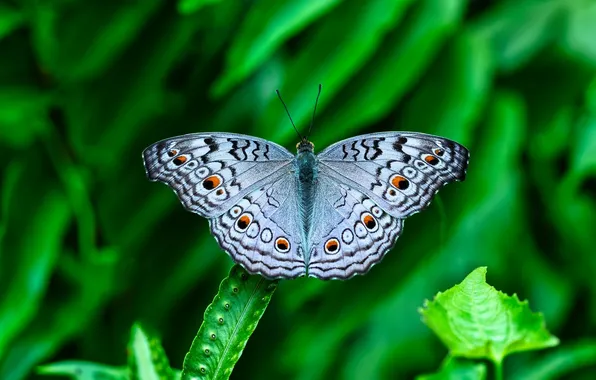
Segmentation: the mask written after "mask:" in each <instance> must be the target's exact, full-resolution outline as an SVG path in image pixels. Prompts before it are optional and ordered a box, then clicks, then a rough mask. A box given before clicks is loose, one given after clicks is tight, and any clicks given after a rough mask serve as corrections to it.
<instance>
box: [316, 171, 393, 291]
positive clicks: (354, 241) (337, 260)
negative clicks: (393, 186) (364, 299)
mask: <svg viewBox="0 0 596 380" xmlns="http://www.w3.org/2000/svg"><path fill="white" fill-rule="evenodd" d="M315 199H316V200H315V205H314V207H313V209H314V210H315V212H314V215H313V218H312V233H311V234H310V237H309V241H310V242H311V244H310V247H309V257H308V275H309V276H311V277H317V278H320V279H324V280H328V279H343V280H345V279H348V278H350V277H353V276H355V275H357V274H364V273H366V272H368V271H369V270H370V268H371V267H372V266H373V265H375V264H376V263H378V262H380V261H381V260H382V259H383V257H384V256H385V254H386V253H387V251H389V250H390V249H391V248H392V247H393V245H394V244H395V241H396V240H397V237H398V236H399V235H400V233H401V231H402V227H403V221H402V220H401V219H398V218H395V217H393V216H391V215H390V214H388V213H387V212H385V211H384V210H383V209H382V208H381V207H379V205H378V204H377V203H376V202H375V201H374V200H372V199H371V198H370V197H369V196H367V195H365V194H364V193H362V192H360V191H359V190H357V189H355V188H354V187H351V186H349V185H347V184H345V183H342V182H339V181H336V180H334V179H333V178H330V177H325V176H319V181H318V183H317V188H316V198H315Z"/></svg>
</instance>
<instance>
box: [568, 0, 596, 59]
mask: <svg viewBox="0 0 596 380" xmlns="http://www.w3.org/2000/svg"><path fill="white" fill-rule="evenodd" d="M567 5H568V7H569V26H568V28H567V30H566V32H565V33H564V34H563V36H562V37H561V44H562V46H563V48H564V49H566V50H567V51H569V52H570V53H571V54H573V55H575V56H576V57H578V58H580V59H582V60H585V61H587V62H588V63H590V64H592V66H596V39H594V38H593V37H594V36H595V35H596V2H594V1H591V0H575V1H568V2H567Z"/></svg>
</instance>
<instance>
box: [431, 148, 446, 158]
mask: <svg viewBox="0 0 596 380" xmlns="http://www.w3.org/2000/svg"><path fill="white" fill-rule="evenodd" d="M433 152H434V153H435V154H436V155H437V156H439V157H441V156H442V155H443V154H445V151H444V150H443V149H439V148H437V149H435V150H434V151H433Z"/></svg>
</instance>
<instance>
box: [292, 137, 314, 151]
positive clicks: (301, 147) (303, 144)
mask: <svg viewBox="0 0 596 380" xmlns="http://www.w3.org/2000/svg"><path fill="white" fill-rule="evenodd" d="M296 149H297V150H298V153H303V152H313V151H314V150H315V144H313V143H312V142H310V141H308V140H307V139H306V138H305V137H303V138H302V139H301V140H300V142H299V143H298V144H296Z"/></svg>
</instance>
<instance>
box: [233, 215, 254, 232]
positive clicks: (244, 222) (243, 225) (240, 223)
mask: <svg viewBox="0 0 596 380" xmlns="http://www.w3.org/2000/svg"><path fill="white" fill-rule="evenodd" d="M251 222H252V215H250V214H248V213H246V214H242V215H241V216H240V218H238V220H236V227H237V229H238V230H239V231H240V232H244V231H246V229H247V228H248V226H250V223H251Z"/></svg>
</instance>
